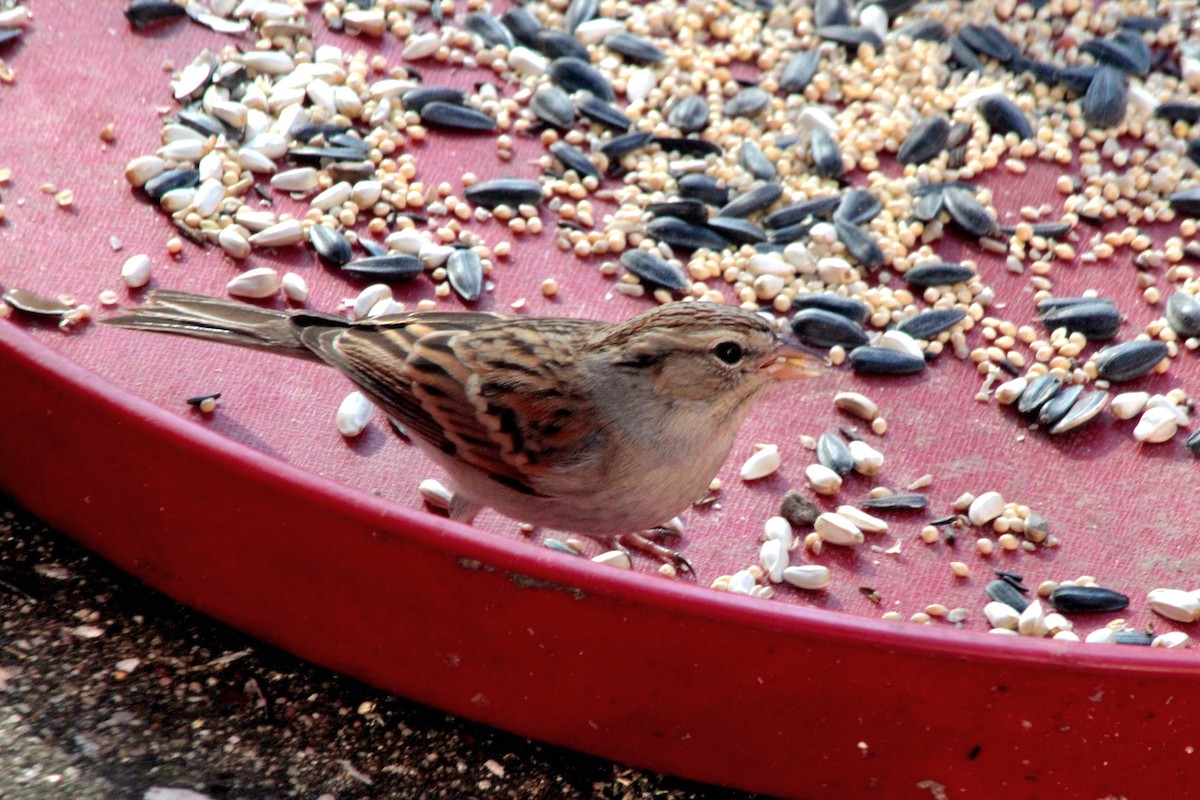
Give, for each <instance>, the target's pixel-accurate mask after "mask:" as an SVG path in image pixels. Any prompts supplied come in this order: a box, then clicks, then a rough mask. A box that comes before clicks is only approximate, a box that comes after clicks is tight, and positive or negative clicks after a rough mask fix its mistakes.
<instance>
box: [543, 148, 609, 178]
mask: <svg viewBox="0 0 1200 800" xmlns="http://www.w3.org/2000/svg"><path fill="white" fill-rule="evenodd" d="M547 149H548V150H549V151H550V155H552V156H554V157H555V158H557V159H558V161H559V163H561V164H562V165H563V166H564V167H566V168H567V169H573V170H575V172H576V174H578V175H579V177H581V178H584V177H587V176H589V175H590V176H592V177H593V178H597V179H599V178H600V177H601V175H600V170H599V168H598V167H597V166H596V165H595V164H593V163H592V162H591V161H589V160H588V157H587V156H585V155H584V154H583V153H581V152H580V151H579V150H578V149H577V148H576V147H575V146H574V145H572V144H569V143H568V142H564V141H563V140H562V139H559V140H558V141H557V142H553V143H552V144H551V145H550V147H548V148H547Z"/></svg>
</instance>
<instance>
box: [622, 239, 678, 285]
mask: <svg viewBox="0 0 1200 800" xmlns="http://www.w3.org/2000/svg"><path fill="white" fill-rule="evenodd" d="M621 266H623V267H625V269H627V270H629V271H630V272H631V273H632V274H634V275H636V276H637V277H638V278H640V279H641V280H642V281H645V282H646V283H651V284H654V285H655V286H662V287H663V288H665V289H670V290H671V291H673V292H677V293H683V292H686V291H688V290H689V289H691V287H692V284H691V281H689V280H688V276H687V275H685V274H684V272H683V270H681V269H680V268H679V267H677V266H675V265H674V264H671V263H670V262H667V261H664V260H663V259H661V258H659V257H658V256H656V255H654V254H653V253H650V252H647V251H645V250H636V249H635V250H626V251H625V252H624V253H622V254H621Z"/></svg>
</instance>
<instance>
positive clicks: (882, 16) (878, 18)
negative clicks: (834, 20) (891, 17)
mask: <svg viewBox="0 0 1200 800" xmlns="http://www.w3.org/2000/svg"><path fill="white" fill-rule="evenodd" d="M858 24H859V25H861V26H862V27H863V28H865V29H866V30H869V31H871V32H872V33H874V34H875V35H876V36H878V37H879V38H880V39H881V40H882V39H885V38H887V32H888V15H887V12H886V11H884V10H883V7H882V6H879V5H874V4H872V5H869V6H867V7H866V8H864V9H863V10H862V11H860V12H858Z"/></svg>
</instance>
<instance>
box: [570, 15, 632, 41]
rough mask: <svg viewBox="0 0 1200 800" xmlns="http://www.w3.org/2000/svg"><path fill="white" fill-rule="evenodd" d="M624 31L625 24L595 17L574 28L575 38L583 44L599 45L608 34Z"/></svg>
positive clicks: (617, 20)
mask: <svg viewBox="0 0 1200 800" xmlns="http://www.w3.org/2000/svg"><path fill="white" fill-rule="evenodd" d="M623 30H625V23H624V22H622V21H621V20H619V19H612V18H610V17H596V18H595V19H589V20H588V21H587V22H581V23H579V24H578V25H576V26H575V38H576V39H578V40H579V41H581V42H583V43H584V44H600V43H601V42H603V41H604V38H605V37H606V36H608V35H609V34H610V33H618V32H620V31H623Z"/></svg>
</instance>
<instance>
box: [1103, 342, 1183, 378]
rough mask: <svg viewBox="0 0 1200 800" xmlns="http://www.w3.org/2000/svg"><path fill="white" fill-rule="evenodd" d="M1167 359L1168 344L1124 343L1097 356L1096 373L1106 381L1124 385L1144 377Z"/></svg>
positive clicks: (1105, 349) (1104, 350)
mask: <svg viewBox="0 0 1200 800" xmlns="http://www.w3.org/2000/svg"><path fill="white" fill-rule="evenodd" d="M1166 357H1167V343H1166V342H1158V341H1152V342H1147V341H1134V342H1122V343H1121V344H1114V345H1110V346H1109V347H1106V348H1104V349H1103V350H1101V351H1100V352H1099V353H1097V354H1096V371H1097V373H1098V374H1099V376H1100V377H1101V378H1103V379H1104V380H1106V381H1112V382H1113V383H1124V382H1125V381H1132V380H1135V379H1137V378H1140V377H1142V376H1143V375H1145V374H1146V373H1148V372H1150V370H1152V369H1154V365H1155V364H1157V363H1158V362H1160V361H1162V360H1163V359H1164V358H1166Z"/></svg>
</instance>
